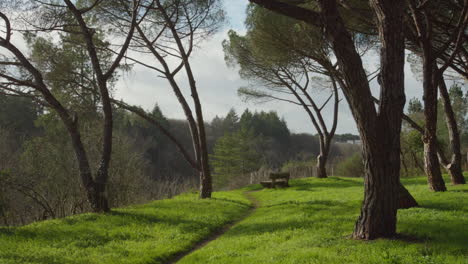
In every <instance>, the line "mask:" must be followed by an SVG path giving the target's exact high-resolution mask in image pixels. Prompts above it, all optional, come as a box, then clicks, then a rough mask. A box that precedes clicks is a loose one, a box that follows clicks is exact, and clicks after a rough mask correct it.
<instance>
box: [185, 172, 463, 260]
mask: <svg viewBox="0 0 468 264" xmlns="http://www.w3.org/2000/svg"><path fill="white" fill-rule="evenodd" d="M448 182H449V180H448V179H447V183H448ZM403 183H404V184H405V185H406V187H407V188H408V189H409V190H410V192H411V193H412V194H413V195H414V196H415V198H416V199H417V201H418V202H419V204H420V206H421V207H420V208H413V209H407V210H400V211H399V212H398V232H399V233H400V234H403V235H405V237H407V239H406V241H405V240H383V239H381V240H376V241H371V242H364V241H356V240H352V239H349V238H348V237H349V235H350V234H351V233H352V230H353V226H354V222H355V220H356V219H357V217H358V215H359V208H360V204H361V201H362V198H363V187H362V180H361V179H353V178H329V179H301V180H295V181H293V182H292V187H291V188H288V189H278V190H262V191H259V192H255V193H252V195H253V196H255V197H256V199H257V200H258V201H259V202H260V204H261V207H260V208H259V209H258V210H257V211H256V212H255V213H254V214H253V215H252V216H250V217H249V218H247V219H245V220H244V221H242V222H241V223H239V224H238V225H236V226H235V227H234V228H233V229H231V230H230V231H228V232H227V233H225V234H224V235H223V236H221V237H220V238H219V239H218V240H216V241H213V242H212V243H210V244H208V245H207V246H206V247H204V248H202V249H200V250H198V251H195V252H194V253H192V254H190V255H188V256H186V257H185V258H183V259H182V260H181V261H180V262H179V263H255V264H260V263H281V264H287V263H295V264H296V263H297V264H299V263H326V264H333V263H336V264H342V263H359V264H364V263H376V264H377V263H378V264H381V263H392V264H397V263H401V264H410V263H414V264H416V263H417V264H424V263H425V264H429V263H434V264H441V263H468V186H466V185H465V186H450V185H449V186H448V188H449V191H448V192H445V193H433V192H430V191H429V190H428V187H427V182H426V179H425V178H422V177H419V178H409V179H403Z"/></svg>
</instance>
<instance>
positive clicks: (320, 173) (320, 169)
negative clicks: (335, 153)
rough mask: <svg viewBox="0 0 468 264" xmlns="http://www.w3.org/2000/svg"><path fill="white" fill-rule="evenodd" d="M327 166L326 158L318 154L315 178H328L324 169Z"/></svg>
mask: <svg viewBox="0 0 468 264" xmlns="http://www.w3.org/2000/svg"><path fill="white" fill-rule="evenodd" d="M326 164H327V158H326V156H324V154H322V153H320V154H319V155H318V156H317V167H316V170H317V178H328V176H327V169H326V168H325V165H326Z"/></svg>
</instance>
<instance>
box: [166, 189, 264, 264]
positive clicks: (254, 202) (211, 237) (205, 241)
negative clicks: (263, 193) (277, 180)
mask: <svg viewBox="0 0 468 264" xmlns="http://www.w3.org/2000/svg"><path fill="white" fill-rule="evenodd" d="M252 192H256V191H248V192H245V193H244V194H245V196H246V197H247V199H249V200H250V202H251V203H252V206H251V207H250V209H249V210H248V211H247V212H246V213H245V214H244V215H243V216H242V217H240V218H239V219H237V220H236V221H235V222H233V223H229V224H227V225H226V226H224V227H223V228H221V229H220V230H218V231H216V232H214V233H213V234H211V235H209V236H208V237H206V238H205V239H203V240H201V241H200V242H198V243H197V244H196V245H195V246H194V247H193V248H191V249H190V250H188V251H185V252H181V253H179V254H177V255H175V256H174V257H173V258H172V259H171V260H169V261H167V262H166V264H175V263H177V262H178V261H179V260H181V259H182V258H184V257H185V256H187V255H190V254H191V253H193V252H195V251H197V250H199V249H201V248H203V247H205V246H206V245H208V244H209V243H210V242H212V241H214V240H216V239H218V238H219V237H220V236H222V235H223V234H224V233H226V232H227V231H229V230H230V229H231V228H233V227H234V226H236V225H238V224H239V223H240V222H242V221H243V220H244V219H246V218H248V217H249V216H251V215H252V214H253V213H254V212H255V210H257V208H258V207H259V206H260V202H259V201H258V200H257V199H255V197H253V196H252Z"/></svg>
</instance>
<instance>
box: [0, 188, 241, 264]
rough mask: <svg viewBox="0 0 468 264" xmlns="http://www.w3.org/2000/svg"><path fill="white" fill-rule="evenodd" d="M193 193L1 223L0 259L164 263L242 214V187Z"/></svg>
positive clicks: (51, 262) (51, 263)
mask: <svg viewBox="0 0 468 264" xmlns="http://www.w3.org/2000/svg"><path fill="white" fill-rule="evenodd" d="M214 197H215V198H214V199H212V200H211V201H207V200H200V199H197V197H196V195H195V194H187V195H181V196H178V197H176V198H174V199H167V200H161V201H155V202H153V203H150V204H147V205H141V206H134V207H129V208H124V209H117V210H114V211H113V212H112V213H110V214H107V215H96V214H83V215H77V216H73V217H68V218H64V219H59V220H53V221H44V222H38V223H35V224H31V225H28V226H24V227H19V228H10V229H7V228H0V263H2V264H3V263H15V264H17V263H21V264H27V263H44V264H54V263H60V264H65V263H67V264H68V263H80V264H81V263H86V264H88V263H99V264H104V263H113V264H114V263H132V264H133V263H160V262H161V261H164V260H167V259H168V258H169V257H170V256H172V255H174V254H176V253H178V252H181V251H185V250H187V249H189V248H191V247H192V245H193V244H194V243H196V242H197V241H199V240H200V239H202V238H203V237H206V236H207V235H208V234H210V233H211V232H213V231H214V230H216V229H219V228H220V227H222V226H224V225H225V224H227V223H228V222H232V221H233V220H235V219H237V218H239V217H240V216H242V215H243V214H244V213H245V212H246V211H247V210H248V208H249V207H250V202H249V201H248V200H247V199H246V198H245V197H244V196H243V194H242V191H234V192H221V193H215V195H214Z"/></svg>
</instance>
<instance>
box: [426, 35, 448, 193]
mask: <svg viewBox="0 0 468 264" xmlns="http://www.w3.org/2000/svg"><path fill="white" fill-rule="evenodd" d="M423 45H428V44H426V43H423ZM423 50H424V56H423V76H424V78H423V88H424V96H423V100H424V119H425V122H426V125H425V127H424V136H423V142H424V170H425V172H426V175H427V180H428V183H429V188H430V189H431V190H433V191H435V192H443V191H446V190H447V188H446V187H445V182H444V179H443V178H442V173H441V171H440V163H439V159H438V157H437V85H436V83H437V76H434V72H435V69H436V67H435V63H436V61H435V60H433V58H432V56H431V55H432V54H431V49H430V48H429V47H425V48H423Z"/></svg>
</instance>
